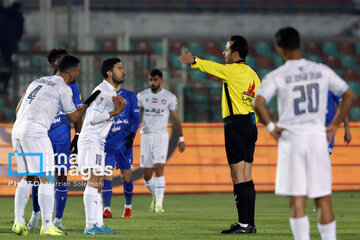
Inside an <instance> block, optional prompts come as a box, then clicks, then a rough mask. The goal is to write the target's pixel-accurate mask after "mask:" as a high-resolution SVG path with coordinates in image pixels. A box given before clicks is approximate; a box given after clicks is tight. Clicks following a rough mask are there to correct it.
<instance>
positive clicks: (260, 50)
mask: <svg viewBox="0 0 360 240" xmlns="http://www.w3.org/2000/svg"><path fill="white" fill-rule="evenodd" d="M255 52H256V53H257V54H258V55H263V56H267V57H272V56H273V55H274V52H273V51H272V48H271V45H270V43H269V42H257V43H256V44H255Z"/></svg>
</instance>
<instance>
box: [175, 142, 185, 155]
mask: <svg viewBox="0 0 360 240" xmlns="http://www.w3.org/2000/svg"><path fill="white" fill-rule="evenodd" d="M177 145H178V148H179V152H181V153H182V152H184V151H185V142H180V141H179V142H178V144H177Z"/></svg>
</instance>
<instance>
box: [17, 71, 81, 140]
mask: <svg viewBox="0 0 360 240" xmlns="http://www.w3.org/2000/svg"><path fill="white" fill-rule="evenodd" d="M72 95H73V93H72V91H71V88H70V87H69V86H68V85H67V84H66V83H65V82H64V79H63V78H62V77H59V76H56V75H54V76H47V77H42V78H40V79H36V80H34V81H33V82H32V83H31V84H30V85H29V87H28V88H27V90H26V92H25V96H24V98H23V101H22V103H21V106H20V109H19V112H18V113H17V116H16V121H15V123H14V127H13V133H12V134H13V135H14V136H15V137H18V138H21V137H22V136H24V135H26V134H46V135H47V132H48V130H49V129H50V125H51V124H52V122H53V121H54V119H55V117H56V115H57V114H58V113H59V112H60V111H61V110H63V112H64V113H65V114H69V113H72V112H74V111H75V110H76V108H75V105H74V102H73V99H72Z"/></svg>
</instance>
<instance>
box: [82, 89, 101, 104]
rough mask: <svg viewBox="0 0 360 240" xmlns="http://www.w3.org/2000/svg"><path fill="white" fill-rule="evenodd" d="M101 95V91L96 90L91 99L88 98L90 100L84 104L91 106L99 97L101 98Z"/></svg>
mask: <svg viewBox="0 0 360 240" xmlns="http://www.w3.org/2000/svg"><path fill="white" fill-rule="evenodd" d="M100 93H101V91H100V90H96V91H95V92H93V93H92V94H91V95H90V97H88V99H86V100H85V102H84V104H86V105H88V106H90V104H91V103H92V102H93V101H94V100H95V99H96V98H97V96H99V94H100Z"/></svg>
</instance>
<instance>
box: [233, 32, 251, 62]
mask: <svg viewBox="0 0 360 240" xmlns="http://www.w3.org/2000/svg"><path fill="white" fill-rule="evenodd" d="M229 41H232V42H233V43H232V44H231V45H230V50H231V53H233V52H238V53H239V56H240V57H241V58H242V59H245V58H246V56H247V54H248V51H249V46H248V43H247V41H246V39H245V38H244V37H243V36H239V35H232V36H231V37H230V38H229Z"/></svg>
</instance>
